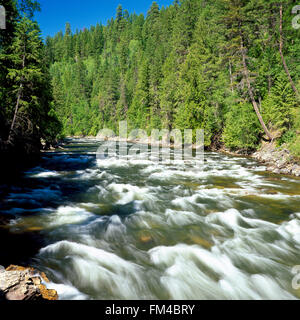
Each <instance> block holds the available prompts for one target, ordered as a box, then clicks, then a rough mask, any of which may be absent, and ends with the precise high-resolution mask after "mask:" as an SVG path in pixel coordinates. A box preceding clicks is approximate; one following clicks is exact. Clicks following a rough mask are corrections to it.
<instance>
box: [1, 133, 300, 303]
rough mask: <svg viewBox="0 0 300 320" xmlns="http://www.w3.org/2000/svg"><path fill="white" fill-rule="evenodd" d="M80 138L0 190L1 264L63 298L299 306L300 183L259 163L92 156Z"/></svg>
mask: <svg viewBox="0 0 300 320" xmlns="http://www.w3.org/2000/svg"><path fill="white" fill-rule="evenodd" d="M99 144H100V142H97V141H96V140H88V139H73V140H71V141H70V144H68V145H67V146H66V147H65V148H64V150H59V151H54V152H53V151H52V152H45V153H43V156H42V159H41V161H40V162H39V164H38V166H35V167H33V168H31V169H28V170H27V171H26V172H24V173H23V174H22V176H21V177H20V178H19V179H18V180H15V181H13V183H12V184H11V185H8V184H2V185H1V186H0V197H1V205H0V210H1V217H2V218H3V217H4V218H5V219H6V224H4V225H2V227H0V241H1V249H0V264H10V263H15V264H23V265H25V266H27V265H30V266H33V267H35V268H37V269H39V270H41V271H45V272H46V274H47V276H48V278H49V279H50V281H51V283H50V284H49V287H51V288H53V289H56V290H57V291H58V294H59V297H60V299H62V300H64V299H105V300H111V299H113V300H115V299H116V300H117V299H165V300H166V299H197V300H201V299H299V298H300V290H299V289H298V290H296V289H297V288H294V289H293V286H292V280H293V278H294V277H295V274H293V273H292V268H293V267H294V266H296V265H300V179H297V178H292V177H288V176H279V175H275V174H271V173H267V172H266V171H265V168H264V167H263V166H262V165H260V164H258V163H257V162H255V161H254V160H252V159H248V158H240V157H234V156H227V155H223V154H218V153H212V152H207V153H205V163H204V165H202V163H200V162H199V163H198V161H197V159H195V160H191V161H181V162H178V163H176V164H175V163H172V162H171V163H169V164H167V163H158V162H155V161H151V160H144V161H142V160H135V159H129V161H123V160H120V159H117V158H115V157H113V156H110V157H108V158H103V159H102V160H101V159H98V160H97V158H96V151H97V149H98V147H99Z"/></svg>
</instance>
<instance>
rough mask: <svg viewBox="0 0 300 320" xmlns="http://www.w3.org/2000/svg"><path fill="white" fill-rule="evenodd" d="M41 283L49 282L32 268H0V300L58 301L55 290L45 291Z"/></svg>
mask: <svg viewBox="0 0 300 320" xmlns="http://www.w3.org/2000/svg"><path fill="white" fill-rule="evenodd" d="M42 282H49V280H48V279H47V277H46V275H45V274H44V273H43V272H39V271H37V270H35V269H33V268H24V267H19V266H13V265H11V266H9V267H8V268H6V269H4V268H3V267H1V266H0V301H1V300H36V301H42V300H58V295H57V292H56V291H55V290H51V289H47V288H46V286H45V285H44V284H43V283H42Z"/></svg>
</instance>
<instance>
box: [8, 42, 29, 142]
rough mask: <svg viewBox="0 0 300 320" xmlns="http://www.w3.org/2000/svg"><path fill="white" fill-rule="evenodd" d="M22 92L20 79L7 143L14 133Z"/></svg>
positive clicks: (23, 66)
mask: <svg viewBox="0 0 300 320" xmlns="http://www.w3.org/2000/svg"><path fill="white" fill-rule="evenodd" d="M24 68H25V47H24V54H23V59H22V69H24ZM22 91H23V77H21V83H20V87H19V90H18V96H17V103H16V106H15V113H14V118H13V121H12V123H11V126H10V130H9V134H8V139H7V140H8V141H11V139H12V134H13V131H14V127H15V124H16V119H17V115H18V111H19V106H20V100H21V95H22Z"/></svg>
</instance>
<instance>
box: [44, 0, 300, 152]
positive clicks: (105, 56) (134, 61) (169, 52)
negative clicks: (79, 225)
mask: <svg viewBox="0 0 300 320" xmlns="http://www.w3.org/2000/svg"><path fill="white" fill-rule="evenodd" d="M296 4H297V3H296V1H291V0H286V1H281V2H278V1H270V0H247V1H246V0H217V1H216V0H182V1H179V0H176V1H174V3H173V5H171V6H169V7H167V8H164V7H162V8H161V9H160V8H159V6H158V5H157V3H155V2H154V3H153V4H152V6H151V8H150V10H149V11H148V14H147V16H146V17H144V16H143V15H136V14H129V13H128V11H126V10H123V8H122V6H121V5H120V6H119V7H118V8H117V13H116V17H115V18H114V19H111V20H110V21H108V22H107V25H106V26H103V25H101V24H98V25H96V26H94V27H91V28H90V29H84V30H80V31H78V30H77V31H76V32H75V34H72V32H71V27H70V25H69V24H68V23H67V24H66V30H65V32H64V33H62V32H59V33H58V34H56V35H55V36H54V37H53V38H50V37H48V38H47V41H46V49H47V59H48V61H49V63H50V64H51V68H50V72H51V77H52V86H53V93H54V105H55V110H56V112H57V114H58V116H59V118H60V119H61V120H62V122H63V128H64V134H66V135H96V134H97V132H98V130H99V129H101V128H104V127H107V128H111V129H114V130H115V131H116V132H117V129H118V121H120V120H125V119H126V120H127V121H128V123H129V126H130V128H143V129H147V131H148V132H149V133H150V131H151V129H153V128H169V129H171V128H181V129H184V128H204V129H205V143H206V145H207V146H209V145H212V144H213V145H220V144H225V145H226V146H227V147H230V148H233V149H237V148H242V149H254V148H256V147H257V146H258V144H259V142H260V141H261V139H262V138H265V139H268V140H272V139H277V140H278V141H279V143H284V142H287V143H289V144H290V147H291V149H292V150H294V152H295V153H300V141H299V135H298V134H299V124H300V116H299V103H298V101H299V90H300V82H299V80H300V72H299V71H300V63H299V62H300V61H299V59H300V37H299V30H295V29H293V28H292V19H293V17H294V16H293V15H292V14H291V10H292V8H293V6H295V5H296ZM297 130H298V131H297Z"/></svg>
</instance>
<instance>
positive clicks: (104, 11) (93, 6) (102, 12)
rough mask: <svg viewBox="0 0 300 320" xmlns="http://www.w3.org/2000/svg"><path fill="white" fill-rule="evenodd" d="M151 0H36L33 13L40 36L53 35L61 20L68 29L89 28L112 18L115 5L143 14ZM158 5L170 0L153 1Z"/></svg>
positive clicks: (58, 28) (57, 29)
mask: <svg viewBox="0 0 300 320" xmlns="http://www.w3.org/2000/svg"><path fill="white" fill-rule="evenodd" d="M152 2H153V0H39V3H40V4H41V9H42V11H41V12H39V13H37V14H36V19H37V21H38V22H39V24H40V27H41V30H42V35H43V37H46V36H47V35H50V36H53V35H54V34H55V33H57V32H58V31H60V30H62V31H64V29H65V23H66V22H70V23H71V27H72V31H73V32H75V31H76V29H78V30H80V29H83V28H89V27H90V26H92V25H96V24H97V22H99V23H100V22H101V23H102V24H106V22H107V20H109V19H111V18H112V17H115V15H116V8H117V7H118V5H119V4H121V5H122V6H123V9H127V10H128V11H129V13H133V12H135V13H137V14H140V13H144V14H145V15H146V13H147V11H148V9H149V8H150V6H151V4H152ZM156 2H157V3H158V4H159V6H160V7H161V6H168V5H170V4H172V3H173V0H156Z"/></svg>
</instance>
